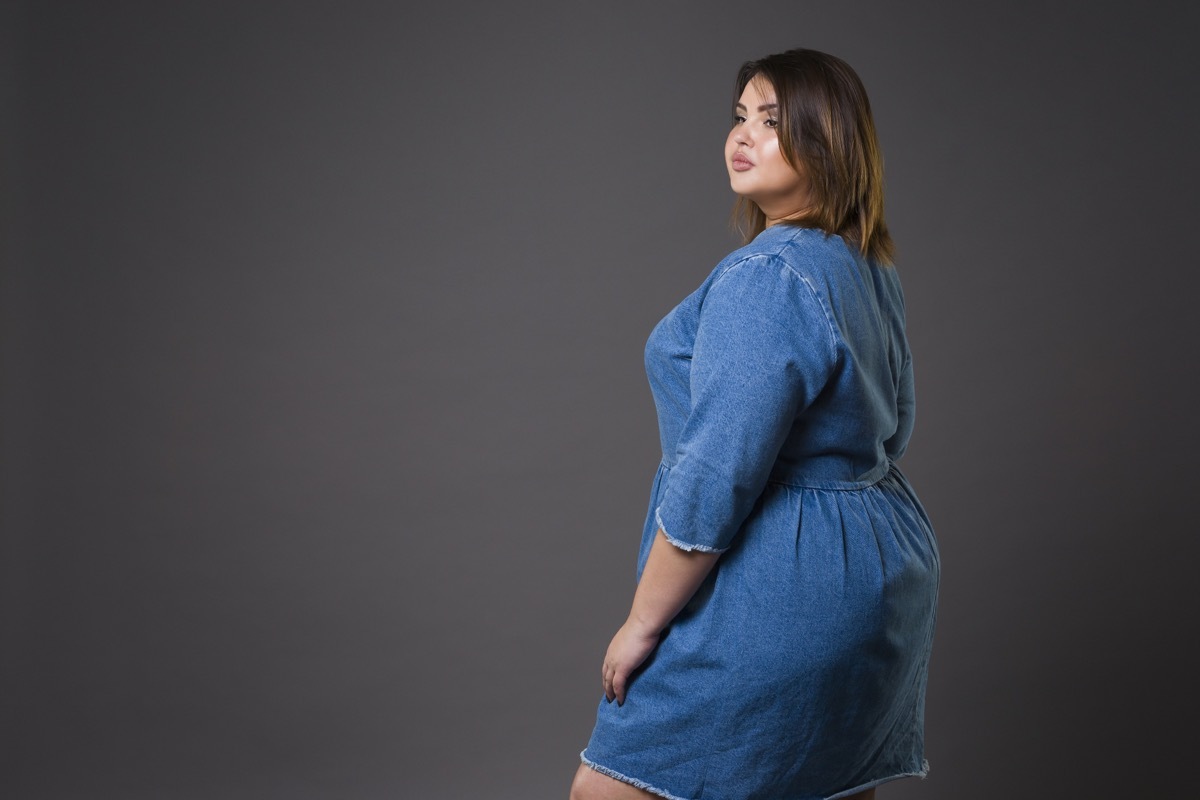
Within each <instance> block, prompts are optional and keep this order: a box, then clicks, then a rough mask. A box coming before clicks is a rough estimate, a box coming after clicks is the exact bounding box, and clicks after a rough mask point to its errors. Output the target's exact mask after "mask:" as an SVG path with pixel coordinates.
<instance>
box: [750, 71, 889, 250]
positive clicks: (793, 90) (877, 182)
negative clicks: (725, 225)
mask: <svg viewBox="0 0 1200 800" xmlns="http://www.w3.org/2000/svg"><path fill="white" fill-rule="evenodd" d="M752 80H753V81H765V82H766V83H767V84H769V85H770V86H771V88H772V89H774V91H775V102H776V103H778V104H779V145H780V151H781V152H782V153H783V157H784V158H785V159H786V160H787V162H788V164H790V165H791V166H792V167H793V168H794V169H796V170H797V171H801V170H802V171H803V172H804V173H805V174H806V175H807V177H808V180H809V184H810V191H811V196H812V207H811V208H810V209H809V210H808V211H807V212H806V213H805V214H804V216H803V217H801V218H797V219H793V220H781V221H780V224H788V225H798V226H801V227H805V228H819V229H821V230H823V231H825V232H826V233H835V234H837V235H839V236H841V237H842V238H843V239H845V240H846V241H847V242H848V243H850V244H851V245H853V246H854V247H857V248H858V249H859V251H861V252H862V254H863V255H864V256H866V257H867V258H871V259H873V260H875V261H876V262H877V263H879V264H884V265H888V264H891V263H892V255H893V251H894V249H895V246H894V245H893V244H892V237H891V235H890V234H889V233H888V229H887V224H886V223H885V222H884V221H883V156H882V155H881V153H880V152H879V142H878V141H877V139H876V136H875V122H874V120H873V119H872V118H871V104H870V103H869V102H868V101H867V90H866V89H865V88H864V87H863V84H862V81H861V80H859V78H858V75H857V74H855V72H854V70H853V69H851V68H850V65H849V64H847V63H846V62H845V61H842V60H841V59H840V58H837V57H835V56H831V55H828V54H826V53H821V52H818V51H816V50H802V49H801V50H788V51H787V52H786V53H779V54H777V55H772V56H767V57H766V58H760V59H759V60H757V61H747V62H746V63H745V64H743V65H742V68H741V69H740V70H739V71H738V76H737V88H736V89H735V90H734V93H733V97H734V100H733V102H734V103H735V104H736V103H737V102H738V101H739V100H740V98H741V96H742V92H743V91H744V90H745V88H746V84H748V83H750V81H752ZM733 217H734V226H735V227H736V228H737V229H738V230H739V231H740V233H741V234H742V236H743V238H744V239H745V240H746V242H749V241H750V240H751V239H753V238H754V237H755V236H757V235H758V234H760V233H762V231H763V230H764V229H765V228H766V223H767V220H766V216H765V215H764V214H763V212H762V209H760V208H759V207H758V206H757V205H756V204H755V203H754V202H753V201H752V200H749V199H747V198H745V197H739V198H738V200H737V203H736V204H735V205H734V209H733Z"/></svg>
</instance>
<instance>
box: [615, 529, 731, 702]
mask: <svg viewBox="0 0 1200 800" xmlns="http://www.w3.org/2000/svg"><path fill="white" fill-rule="evenodd" d="M719 557H720V553H708V552H704V551H701V550H681V549H680V548H678V547H676V546H675V545H673V544H671V543H670V542H668V541H667V537H666V536H665V535H664V533H663V531H662V529H661V528H660V529H659V531H658V534H657V535H656V536H655V537H654V543H653V544H652V545H651V546H650V554H649V555H648V556H647V557H646V565H645V567H643V568H642V577H641V580H639V581H638V587H637V591H636V592H635V593H634V595H633V608H632V609H631V610H630V612H629V618H628V619H627V620H625V624H624V625H622V626H621V629H620V630H619V631H617V635H616V636H614V637H613V640H612V643H611V644H609V646H608V653H607V654H606V655H605V656H604V666H603V669H602V678H603V682H604V696H605V697H606V698H608V700H609V702H612V701H613V700H614V699H615V700H616V701H617V704H618V705H621V704H624V703H625V690H626V689H627V688H628V686H629V676H630V674H632V673H633V671H634V670H635V669H637V668H638V667H639V666H640V665H641V663H642V662H643V661H645V660H646V657H647V656H649V655H650V653H652V652H653V651H654V648H655V646H656V645H657V644H658V638H659V636H660V635H661V634H662V631H663V628H665V627H667V624H668V623H669V622H670V621H671V620H673V619H674V618H675V615H676V614H678V613H679V612H680V610H681V609H682V608H683V607H684V606H685V605H686V604H687V601H688V600H690V599H692V595H694V594H695V593H696V590H697V589H699V588H700V584H701V583H703V582H704V579H705V578H706V577H707V576H708V573H709V572H710V571H711V570H712V568H713V565H714V564H715V563H717V559H718V558H719Z"/></svg>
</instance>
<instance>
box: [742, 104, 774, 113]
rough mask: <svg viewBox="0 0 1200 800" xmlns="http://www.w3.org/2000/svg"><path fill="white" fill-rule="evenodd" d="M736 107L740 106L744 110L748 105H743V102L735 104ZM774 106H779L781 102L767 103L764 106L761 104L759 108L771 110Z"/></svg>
mask: <svg viewBox="0 0 1200 800" xmlns="http://www.w3.org/2000/svg"><path fill="white" fill-rule="evenodd" d="M734 108H740V109H741V110H742V111H745V110H746V107H745V106H744V105H742V104H741V103H737V104H736V105H734ZM772 108H779V103H767V104H766V105H764V106H759V107H758V110H759V111H769V110H770V109H772Z"/></svg>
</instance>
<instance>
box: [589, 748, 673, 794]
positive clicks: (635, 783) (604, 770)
mask: <svg viewBox="0 0 1200 800" xmlns="http://www.w3.org/2000/svg"><path fill="white" fill-rule="evenodd" d="M586 752H587V750H586V749H585V750H583V751H581V752H580V753H579V760H580V761H582V762H583V763H584V764H585V765H586V766H588V767H589V768H591V769H594V770H595V771H596V772H599V773H600V774H601V775H607V776H608V777H610V778H613V779H614V780H618V781H621V782H622V783H628V784H629V785H630V786H632V787H634V788H635V789H641V790H642V791H644V792H649V793H650V794H656V795H658V796H659V797H665V798H667V800H687V798H686V797H679V796H678V795H674V794H671V793H670V792H668V791H666V790H665V789H659V788H658V787H657V786H651V785H650V784H648V783H646V782H645V781H640V780H638V779H637V778H631V777H629V776H628V775H624V774H622V773H620V772H617V771H616V770H615V769H610V768H609V767H606V766H603V765H602V764H597V763H596V762H595V761H592V760H591V759H590V758H588V757H587V756H585V755H584V753H586Z"/></svg>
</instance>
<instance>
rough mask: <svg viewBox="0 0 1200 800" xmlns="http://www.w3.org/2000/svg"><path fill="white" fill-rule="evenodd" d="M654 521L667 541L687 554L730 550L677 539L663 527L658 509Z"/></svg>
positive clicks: (655, 511)
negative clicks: (694, 551)
mask: <svg viewBox="0 0 1200 800" xmlns="http://www.w3.org/2000/svg"><path fill="white" fill-rule="evenodd" d="M654 521H655V522H657V523H658V529H659V530H660V531H662V533H663V536H665V537H667V541H668V542H670V543H671V544H673V545H675V546H676V547H678V548H679V549H680V550H682V551H684V552H685V553H690V552H692V551H693V550H696V551H699V552H701V553H724V552H725V551H726V550H728V549H729V548H728V547H709V546H708V545H706V544H692V543H691V542H685V541H683V540H681V539H676V538H675V537H674V536H672V535H671V534H669V533H667V526H666V525H663V521H662V516H660V515H659V513H658V509H654Z"/></svg>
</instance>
